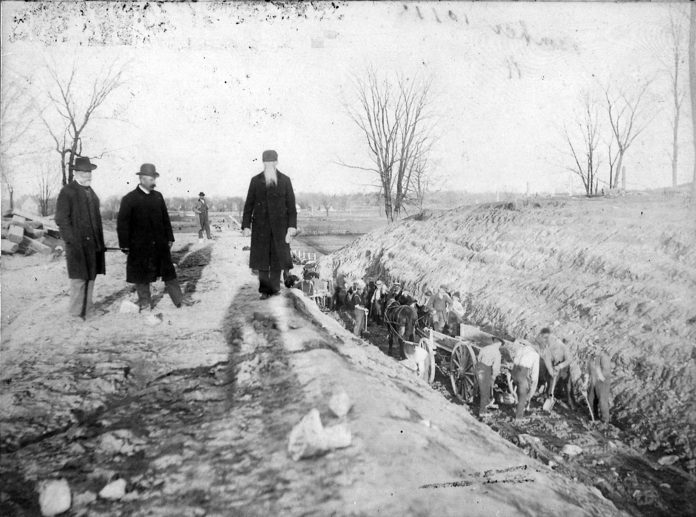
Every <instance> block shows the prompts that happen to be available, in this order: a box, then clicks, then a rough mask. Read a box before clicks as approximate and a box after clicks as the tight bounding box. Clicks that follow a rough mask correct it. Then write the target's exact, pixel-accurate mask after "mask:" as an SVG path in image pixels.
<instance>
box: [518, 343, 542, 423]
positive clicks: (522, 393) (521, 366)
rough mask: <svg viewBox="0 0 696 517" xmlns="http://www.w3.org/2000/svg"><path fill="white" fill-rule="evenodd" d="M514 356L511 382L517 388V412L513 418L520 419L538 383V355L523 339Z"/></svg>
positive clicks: (527, 407)
mask: <svg viewBox="0 0 696 517" xmlns="http://www.w3.org/2000/svg"><path fill="white" fill-rule="evenodd" d="M518 343H519V344H520V345H521V346H520V347H519V349H518V350H517V353H516V354H515V357H514V359H513V367H512V380H513V382H514V383H515V385H516V386H517V411H516V413H515V418H522V417H523V416H524V410H525V409H529V404H530V402H531V400H532V397H533V396H534V394H535V393H536V389H537V384H538V383H539V361H540V357H539V353H538V352H537V351H536V349H535V348H534V346H533V345H532V344H531V343H530V342H529V341H526V340H524V339H520V340H519V341H518Z"/></svg>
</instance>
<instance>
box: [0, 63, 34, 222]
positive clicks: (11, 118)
mask: <svg viewBox="0 0 696 517" xmlns="http://www.w3.org/2000/svg"><path fill="white" fill-rule="evenodd" d="M3 73H4V74H5V77H3V81H2V92H1V94H0V171H2V182H3V184H4V185H5V188H6V189H7V192H8V195H9V201H10V210H11V209H13V208H14V186H15V185H14V183H15V179H16V178H15V175H14V173H13V169H12V163H11V162H12V160H13V159H14V158H17V157H19V156H22V155H24V154H27V153H28V151H27V149H26V148H22V146H21V144H22V142H23V141H26V140H27V137H28V135H29V132H30V129H31V128H32V126H33V124H34V122H35V120H36V115H37V112H36V109H35V108H36V103H35V102H34V98H33V97H32V96H31V95H27V90H28V87H29V85H30V84H31V79H30V78H28V77H23V76H19V75H17V74H14V73H13V72H11V71H9V70H6V71H4V72H3ZM8 76H9V77H8Z"/></svg>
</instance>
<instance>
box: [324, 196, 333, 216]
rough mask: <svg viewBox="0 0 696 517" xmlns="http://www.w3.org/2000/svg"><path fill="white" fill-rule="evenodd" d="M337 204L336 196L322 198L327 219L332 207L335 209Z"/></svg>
mask: <svg viewBox="0 0 696 517" xmlns="http://www.w3.org/2000/svg"><path fill="white" fill-rule="evenodd" d="M335 202H336V195H332V196H329V195H323V196H321V206H322V208H324V210H325V211H326V217H329V210H331V207H333V205H334V203H335Z"/></svg>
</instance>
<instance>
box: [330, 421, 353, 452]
mask: <svg viewBox="0 0 696 517" xmlns="http://www.w3.org/2000/svg"><path fill="white" fill-rule="evenodd" d="M324 435H325V436H326V447H327V448H328V449H343V448H345V447H348V446H350V444H351V435H350V429H348V426H347V425H346V424H338V425H334V426H331V427H326V428H325V429H324Z"/></svg>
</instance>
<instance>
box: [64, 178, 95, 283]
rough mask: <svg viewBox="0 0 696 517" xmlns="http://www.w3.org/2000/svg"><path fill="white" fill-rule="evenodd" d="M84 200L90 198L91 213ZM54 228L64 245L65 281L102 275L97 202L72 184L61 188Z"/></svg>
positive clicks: (92, 278) (86, 200)
mask: <svg viewBox="0 0 696 517" xmlns="http://www.w3.org/2000/svg"><path fill="white" fill-rule="evenodd" d="M87 196H89V197H90V198H91V207H92V209H91V211H90V209H89V207H90V203H88V199H87ZM56 224H58V227H59V228H60V236H61V238H62V239H63V241H65V257H66V259H67V262H68V277H70V278H74V279H81V280H94V279H95V278H96V276H97V275H103V274H105V273H106V265H105V260H104V251H105V247H104V231H103V229H102V220H101V215H100V213H99V198H98V197H97V195H96V194H95V193H94V191H93V190H92V189H91V188H85V187H83V186H82V185H80V184H79V183H77V182H76V181H72V182H71V183H69V184H67V185H66V186H64V187H63V188H62V189H61V191H60V194H58V201H57V202H56Z"/></svg>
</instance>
